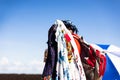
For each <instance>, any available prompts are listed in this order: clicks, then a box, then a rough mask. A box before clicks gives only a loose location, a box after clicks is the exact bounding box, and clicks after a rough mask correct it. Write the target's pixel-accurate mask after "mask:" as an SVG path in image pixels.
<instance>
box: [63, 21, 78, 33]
mask: <svg viewBox="0 0 120 80" xmlns="http://www.w3.org/2000/svg"><path fill="white" fill-rule="evenodd" d="M62 22H63V23H64V25H65V26H66V28H67V29H68V30H70V31H72V32H73V33H78V29H77V27H76V26H75V25H74V24H72V22H70V20H62Z"/></svg>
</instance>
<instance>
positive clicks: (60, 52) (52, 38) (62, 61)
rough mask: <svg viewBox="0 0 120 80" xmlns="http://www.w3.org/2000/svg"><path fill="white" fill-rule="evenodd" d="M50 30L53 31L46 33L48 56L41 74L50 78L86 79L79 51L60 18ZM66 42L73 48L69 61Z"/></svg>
mask: <svg viewBox="0 0 120 80" xmlns="http://www.w3.org/2000/svg"><path fill="white" fill-rule="evenodd" d="M53 29H56V31H55V32H54V30H53ZM50 30H53V32H52V33H50V34H48V37H49V40H48V58H47V60H46V64H45V67H44V70H43V76H51V79H52V80H86V76H85V72H84V69H83V66H82V62H81V59H80V55H79V51H78V49H77V45H76V43H75V41H74V38H73V36H72V34H71V33H70V31H69V30H68V29H67V28H66V27H65V25H64V23H63V22H62V21H61V20H57V21H56V22H55V25H54V27H51V29H50ZM50 30H49V31H50ZM67 42H68V43H70V45H71V47H72V50H73V51H72V53H71V60H70V61H69V57H68V55H69V54H68V53H69V52H68V50H67V44H68V43H67Z"/></svg>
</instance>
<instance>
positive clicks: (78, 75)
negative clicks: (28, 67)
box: [55, 20, 86, 80]
mask: <svg viewBox="0 0 120 80" xmlns="http://www.w3.org/2000/svg"><path fill="white" fill-rule="evenodd" d="M55 24H56V25H57V26H58V29H57V32H56V37H57V39H56V41H58V53H59V52H60V51H61V50H63V51H64V52H63V53H64V54H63V55H64V56H67V51H66V49H65V48H64V47H65V46H63V44H64V43H63V44H61V43H62V42H61V41H60V39H61V38H62V36H63V34H60V32H59V31H60V30H62V31H64V32H65V33H67V34H68V36H69V37H70V39H71V41H70V42H71V44H72V47H73V49H74V53H73V56H74V58H75V59H77V60H78V61H73V62H72V63H70V64H69V63H68V62H66V61H67V60H65V61H64V62H63V65H61V64H60V63H59V62H57V71H58V73H57V74H58V75H60V78H61V79H60V80H71V79H72V80H86V77H85V73H84V69H83V66H82V63H81V60H80V57H79V52H78V49H77V46H76V43H75V41H74V39H73V36H72V34H71V33H70V31H69V30H68V29H67V28H66V27H65V25H64V24H63V22H62V21H61V20H57V21H56V23H55ZM62 40H63V41H64V39H62ZM65 59H67V57H65ZM75 59H74V60H75ZM67 68H68V73H67V74H69V76H70V78H69V79H68V78H67V77H64V76H65V75H64V74H61V72H63V69H67Z"/></svg>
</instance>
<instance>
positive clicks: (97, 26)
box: [0, 0, 120, 74]
mask: <svg viewBox="0 0 120 80" xmlns="http://www.w3.org/2000/svg"><path fill="white" fill-rule="evenodd" d="M56 19H62V20H71V21H72V22H73V24H75V25H76V26H77V28H78V30H79V33H78V34H79V35H82V36H83V37H84V39H85V40H86V41H87V42H88V43H93V44H112V45H116V46H118V47H120V31H119V30H120V0H0V73H38V74H39V73H42V69H43V55H44V54H43V53H44V50H45V48H47V44H46V42H47V39H48V38H47V34H48V29H49V28H50V26H51V25H52V24H53V23H54V22H55V20H56Z"/></svg>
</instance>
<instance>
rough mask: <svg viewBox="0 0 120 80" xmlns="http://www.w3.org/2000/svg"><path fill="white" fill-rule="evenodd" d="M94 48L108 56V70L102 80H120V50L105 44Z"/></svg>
mask: <svg viewBox="0 0 120 80" xmlns="http://www.w3.org/2000/svg"><path fill="white" fill-rule="evenodd" d="M94 47H96V48H98V49H99V50H102V51H104V52H105V55H106V70H105V73H104V75H103V79H102V80H120V48H119V47H117V46H114V45H104V44H97V45H94Z"/></svg>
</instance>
